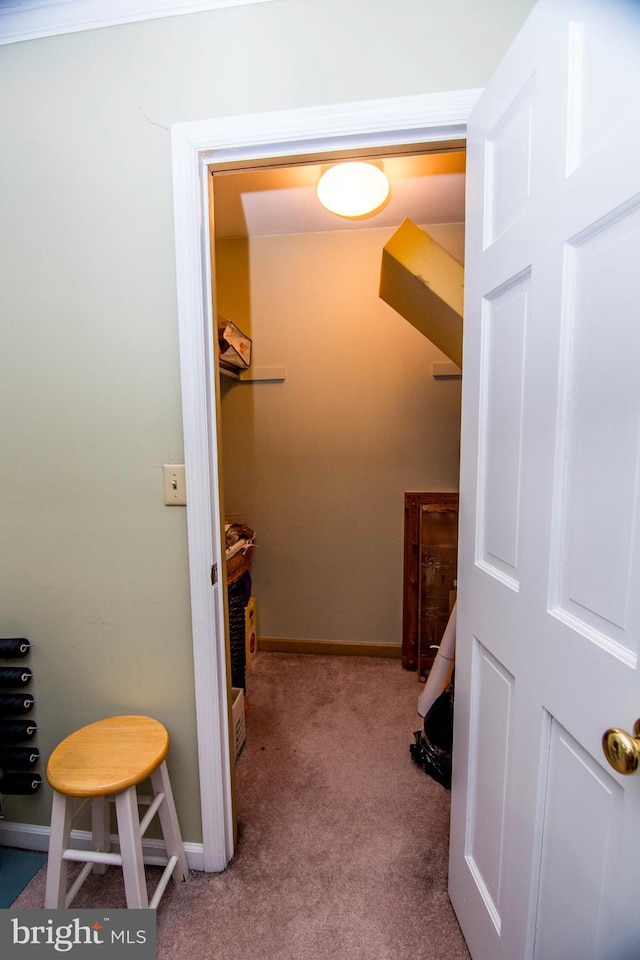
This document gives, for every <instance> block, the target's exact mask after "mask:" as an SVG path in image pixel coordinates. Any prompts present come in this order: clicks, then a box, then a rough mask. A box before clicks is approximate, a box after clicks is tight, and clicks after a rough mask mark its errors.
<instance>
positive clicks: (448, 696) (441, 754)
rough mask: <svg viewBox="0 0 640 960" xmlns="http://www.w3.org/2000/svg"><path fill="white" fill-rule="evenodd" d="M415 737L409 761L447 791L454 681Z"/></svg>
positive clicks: (431, 710)
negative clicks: (412, 761) (422, 768)
mask: <svg viewBox="0 0 640 960" xmlns="http://www.w3.org/2000/svg"><path fill="white" fill-rule="evenodd" d="M414 737H415V743H412V744H411V745H410V746H409V752H410V754H411V757H412V759H413V760H414V761H415V762H416V763H417V764H418V765H419V766H421V767H424V770H425V773H427V774H428V775H429V776H430V777H432V778H433V779H434V780H436V781H437V782H438V783H441V784H442V786H443V787H446V788H447V789H449V788H450V787H451V752H452V748H453V677H452V678H451V682H450V683H449V686H448V687H447V688H446V690H444V691H443V693H441V694H440V696H439V697H438V699H437V700H435V702H434V704H433V706H432V707H431V708H430V709H429V711H428V712H427V715H426V717H425V718H424V727H423V729H422V730H416V731H415V733H414Z"/></svg>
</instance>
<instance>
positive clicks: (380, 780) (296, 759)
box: [14, 653, 469, 960]
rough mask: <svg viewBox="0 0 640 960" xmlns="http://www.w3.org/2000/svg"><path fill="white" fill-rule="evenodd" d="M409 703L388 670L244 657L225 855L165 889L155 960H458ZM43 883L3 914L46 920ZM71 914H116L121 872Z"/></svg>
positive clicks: (436, 804) (442, 822) (443, 798)
mask: <svg viewBox="0 0 640 960" xmlns="http://www.w3.org/2000/svg"><path fill="white" fill-rule="evenodd" d="M419 692H420V687H419V685H418V684H417V683H416V675H415V674H414V673H408V672H407V671H404V670H402V668H401V666H400V663H399V661H397V660H387V659H383V658H369V657H326V656H310V655H298V654H279V653H260V654H259V655H258V656H257V657H256V659H255V661H254V663H253V664H252V665H251V668H250V670H249V671H248V672H247V697H246V727H247V744H246V747H245V750H244V751H243V753H242V755H241V757H240V759H239V761H238V764H237V767H236V789H237V808H238V826H239V842H238V849H237V852H236V856H235V857H234V859H233V860H232V862H231V863H230V865H229V867H228V868H227V870H226V871H224V872H223V873H221V874H204V873H196V872H194V873H192V874H191V875H190V878H189V881H188V883H184V884H180V885H174V884H169V887H168V889H167V892H166V893H165V896H164V898H163V900H162V902H161V904H160V907H159V908H158V914H157V925H158V926H157V933H158V960H174V958H176V957H180V956H188V957H189V960H213V958H218V957H224V958H225V960H330V958H331V960H469V953H468V951H467V948H466V945H465V941H464V938H463V936H462V933H461V931H460V928H459V926H458V924H457V921H456V918H455V915H454V913H453V909H452V907H451V903H450V901H449V898H448V895H447V858H448V827H449V793H448V791H446V790H445V789H444V788H443V787H441V786H440V785H439V784H437V783H436V782H435V781H433V780H431V779H430V778H429V777H428V776H427V775H426V774H425V773H424V771H423V770H421V769H420V768H419V767H417V766H416V765H415V764H414V763H413V761H412V760H411V759H410V756H409V744H410V743H411V742H412V740H413V736H412V734H413V730H414V729H417V728H418V727H419V725H420V720H419V717H418V716H417V713H416V701H417V697H418V694H419ZM158 872H159V871H157V870H156V869H153V868H152V869H150V870H149V875H150V877H149V879H150V889H151V888H152V887H153V884H154V883H155V880H156V878H157V874H158ZM44 882H45V870H44V869H43V870H41V871H40V873H39V874H38V875H37V876H36V877H35V879H34V880H33V881H32V882H31V884H29V886H28V887H27V888H26V890H24V891H23V893H22V894H21V895H20V896H19V897H18V898H17V900H16V901H15V903H14V907H21V908H29V907H42V906H43V896H44ZM74 906H76V907H78V908H80V907H101V908H102V907H111V908H116V907H123V906H125V901H124V894H123V889H122V881H121V875H120V872H119V871H118V870H116V869H111V870H109V871H108V873H107V875H106V877H99V876H92V877H90V878H89V880H88V881H87V883H86V884H85V886H84V887H83V889H82V890H81V892H80V894H79V895H78V897H77V898H76V900H75V901H74Z"/></svg>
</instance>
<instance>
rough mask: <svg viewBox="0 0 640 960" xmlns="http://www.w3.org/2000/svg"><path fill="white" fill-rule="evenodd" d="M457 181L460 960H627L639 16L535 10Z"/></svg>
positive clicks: (635, 530) (614, 3)
mask: <svg viewBox="0 0 640 960" xmlns="http://www.w3.org/2000/svg"><path fill="white" fill-rule="evenodd" d="M468 164H469V165H468V208H467V231H468V239H467V255H466V263H467V268H466V306H465V344H464V386H463V394H464V396H463V435H462V464H461V486H460V492H461V497H460V530H461V533H460V568H459V578H458V579H459V603H458V639H457V650H456V719H455V743H454V776H453V789H452V825H451V862H450V895H451V899H452V902H453V905H454V908H455V910H456V913H457V915H458V918H459V920H460V923H461V926H462V929H463V931H464V934H465V937H466V938H467V941H468V944H469V948H470V951H471V954H472V956H473V957H474V960H499V958H504V960H529V958H537V960H596V958H598V960H605V958H606V960H632V958H633V960H637V958H638V957H640V909H639V908H638V901H637V898H638V891H640V773H637V774H636V775H635V776H622V775H620V774H618V773H616V772H615V771H614V770H613V769H612V768H611V766H609V765H608V763H607V761H606V759H605V757H604V754H603V750H602V746H601V738H602V735H603V733H604V731H605V729H606V728H608V727H614V726H615V727H618V726H619V727H623V728H625V729H627V730H629V731H632V730H633V725H634V721H635V720H636V718H638V717H640V672H639V669H638V657H639V653H640V517H639V507H640V504H639V502H638V499H639V493H640V4H638V3H637V2H635V0H633V2H632V0H629V2H623V0H604V2H595V0H585V2H579V0H549V2H547V0H541V2H540V3H539V4H538V6H537V7H536V8H535V9H534V11H533V13H532V15H531V17H530V19H529V20H528V21H527V23H526V25H525V27H524V29H523V31H522V32H521V34H520V35H519V36H518V38H517V39H516V41H515V43H514V45H513V47H512V48H511V50H510V51H509V52H508V54H507V57H506V59H505V61H504V62H503V63H502V64H501V66H500V68H499V69H498V71H497V73H496V75H495V77H494V78H493V80H492V81H491V83H490V84H489V86H488V88H487V90H486V91H485V92H484V94H483V96H482V97H481V99H480V101H479V103H478V105H477V107H476V108H475V110H474V111H473V113H472V115H471V118H470V121H469V128H468Z"/></svg>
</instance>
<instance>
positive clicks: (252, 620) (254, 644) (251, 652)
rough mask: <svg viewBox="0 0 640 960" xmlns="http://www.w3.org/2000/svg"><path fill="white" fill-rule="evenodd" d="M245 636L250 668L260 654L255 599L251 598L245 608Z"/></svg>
mask: <svg viewBox="0 0 640 960" xmlns="http://www.w3.org/2000/svg"><path fill="white" fill-rule="evenodd" d="M244 636H245V643H246V654H245V663H246V665H247V666H249V664H250V663H251V661H252V660H253V658H254V657H255V655H256V653H257V652H258V627H257V622H256V598H255V597H249V602H248V604H247V605H246V607H245V608H244Z"/></svg>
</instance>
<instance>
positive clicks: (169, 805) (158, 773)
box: [151, 761, 189, 883]
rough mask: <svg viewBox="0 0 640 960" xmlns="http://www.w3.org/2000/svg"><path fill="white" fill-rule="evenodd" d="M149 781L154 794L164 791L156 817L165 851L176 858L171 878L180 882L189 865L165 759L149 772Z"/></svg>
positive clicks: (184, 877)
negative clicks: (165, 846) (158, 821)
mask: <svg viewBox="0 0 640 960" xmlns="http://www.w3.org/2000/svg"><path fill="white" fill-rule="evenodd" d="M151 783H152V785H153V791H154V793H155V794H156V795H157V794H158V793H164V803H161V804H160V808H159V810H158V817H159V818H160V824H161V826H162V833H163V835H164V842H165V843H166V845H167V853H168V854H169V856H170V857H174V856H175V857H177V858H178V862H177V863H176V866H175V870H174V871H173V879H174V880H175V882H176V883H180V881H181V880H186V879H187V878H188V876H189V867H188V866H187V857H186V855H185V852H184V846H183V844H182V835H181V833H180V825H179V823H178V814H177V813H176V806H175V803H174V801H173V793H172V791H171V782H170V780H169V771H168V770H167V764H166V763H165V761H163V762H162V763H161V764H160V766H159V767H157V769H156V770H154V771H153V773H152V774H151Z"/></svg>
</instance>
